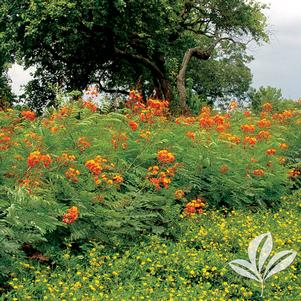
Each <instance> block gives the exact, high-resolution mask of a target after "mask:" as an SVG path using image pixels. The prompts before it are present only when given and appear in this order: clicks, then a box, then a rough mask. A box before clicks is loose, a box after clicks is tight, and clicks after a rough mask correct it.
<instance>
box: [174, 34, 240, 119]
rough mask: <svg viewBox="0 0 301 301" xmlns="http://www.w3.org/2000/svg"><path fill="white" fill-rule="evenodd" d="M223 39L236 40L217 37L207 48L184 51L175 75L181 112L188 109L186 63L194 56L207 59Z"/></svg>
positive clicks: (203, 59)
mask: <svg viewBox="0 0 301 301" xmlns="http://www.w3.org/2000/svg"><path fill="white" fill-rule="evenodd" d="M223 40H230V41H232V42H233V43H236V41H234V40H233V39H232V38H230V37H223V38H217V39H216V40H215V41H214V42H213V43H212V44H211V45H210V46H209V47H208V48H207V49H202V48H200V47H195V48H190V49H188V50H187V51H186V52H185V54H184V57H183V61H182V64H181V68H180V70H179V73H178V75H177V89H178V93H179V105H180V109H181V110H182V112H183V113H185V112H187V111H188V107H187V104H186V86H185V77H186V71H187V67H188V64H189V62H190V60H191V58H192V57H195V58H197V59H199V60H202V61H206V60H208V59H209V58H210V56H211V55H212V53H213V51H214V49H215V47H216V46H217V45H218V44H219V43H220V42H221V41H223Z"/></svg>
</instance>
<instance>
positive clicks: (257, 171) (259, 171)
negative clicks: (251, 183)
mask: <svg viewBox="0 0 301 301" xmlns="http://www.w3.org/2000/svg"><path fill="white" fill-rule="evenodd" d="M253 174H254V176H264V170H263V169H255V170H254V171H253Z"/></svg>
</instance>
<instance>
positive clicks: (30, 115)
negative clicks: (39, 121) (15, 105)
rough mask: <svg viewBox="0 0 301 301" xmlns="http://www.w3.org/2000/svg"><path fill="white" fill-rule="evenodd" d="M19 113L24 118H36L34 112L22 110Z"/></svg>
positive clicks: (30, 119) (32, 119)
mask: <svg viewBox="0 0 301 301" xmlns="http://www.w3.org/2000/svg"><path fill="white" fill-rule="evenodd" d="M21 115H22V117H23V118H24V119H26V120H29V121H34V120H35V119H36V113H35V112H32V111H22V112H21Z"/></svg>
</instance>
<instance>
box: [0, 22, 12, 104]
mask: <svg viewBox="0 0 301 301" xmlns="http://www.w3.org/2000/svg"><path fill="white" fill-rule="evenodd" d="M4 30H5V24H4V23H3V22H1V20H0V109H3V108H6V107H8V106H9V105H11V104H12V102H13V100H14V97H15V96H14V95H13V93H12V90H11V86H10V79H9V77H8V74H7V71H8V67H9V62H10V57H9V55H8V52H7V48H6V44H5V43H4V40H3V36H4Z"/></svg>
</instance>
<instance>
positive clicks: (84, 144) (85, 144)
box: [77, 137, 91, 152]
mask: <svg viewBox="0 0 301 301" xmlns="http://www.w3.org/2000/svg"><path fill="white" fill-rule="evenodd" d="M90 146H91V143H90V142H89V141H88V140H87V138H86V137H80V138H79V139H78V140H77V147H78V148H79V150H80V151H81V152H84V151H85V150H86V149H87V148H89V147H90Z"/></svg>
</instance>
